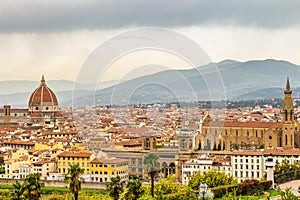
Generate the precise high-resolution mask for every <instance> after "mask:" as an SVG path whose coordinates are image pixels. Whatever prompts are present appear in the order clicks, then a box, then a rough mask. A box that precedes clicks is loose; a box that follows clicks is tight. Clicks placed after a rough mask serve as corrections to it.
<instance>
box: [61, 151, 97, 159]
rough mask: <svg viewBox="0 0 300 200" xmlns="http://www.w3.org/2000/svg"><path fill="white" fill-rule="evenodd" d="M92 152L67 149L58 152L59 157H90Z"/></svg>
mask: <svg viewBox="0 0 300 200" xmlns="http://www.w3.org/2000/svg"><path fill="white" fill-rule="evenodd" d="M91 155H92V154H91V153H85V152H69V151H65V152H62V153H60V154H58V155H57V156H58V157H85V158H89V157H90V156H91Z"/></svg>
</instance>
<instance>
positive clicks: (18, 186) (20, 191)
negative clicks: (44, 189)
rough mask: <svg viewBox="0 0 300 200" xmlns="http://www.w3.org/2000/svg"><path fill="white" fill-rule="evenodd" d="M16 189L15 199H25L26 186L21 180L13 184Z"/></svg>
mask: <svg viewBox="0 0 300 200" xmlns="http://www.w3.org/2000/svg"><path fill="white" fill-rule="evenodd" d="M13 187H14V191H13V198H12V199H13V200H21V199H25V196H24V187H23V185H22V184H21V183H20V182H18V181H17V182H16V183H14V184H13Z"/></svg>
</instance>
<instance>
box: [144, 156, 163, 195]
mask: <svg viewBox="0 0 300 200" xmlns="http://www.w3.org/2000/svg"><path fill="white" fill-rule="evenodd" d="M158 160H159V156H158V155H157V154H156V153H148V154H146V155H145V157H144V168H145V170H146V171H147V172H148V174H149V175H150V178H151V196H152V197H154V176H155V174H156V173H157V172H158V171H159V170H160V165H159V162H158Z"/></svg>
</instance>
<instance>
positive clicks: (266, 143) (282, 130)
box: [195, 79, 300, 151]
mask: <svg viewBox="0 0 300 200" xmlns="http://www.w3.org/2000/svg"><path fill="white" fill-rule="evenodd" d="M195 142H196V145H195V146H196V149H197V150H204V149H206V150H227V151H229V150H234V149H247V148H248V149H251V148H259V147H261V148H268V147H272V148H277V147H282V148H284V149H291V148H298V147H299V145H300V132H299V123H298V121H297V120H295V112H294V107H293V99H292V90H291V88H290V82H289V79H287V82H286V89H285V91H284V101H283V107H282V120H281V121H278V122H257V121H248V122H238V121H213V120H212V119H211V117H210V116H209V115H207V116H206V117H205V119H204V121H203V123H202V126H201V128H200V131H199V134H198V135H197V136H196V141H195Z"/></svg>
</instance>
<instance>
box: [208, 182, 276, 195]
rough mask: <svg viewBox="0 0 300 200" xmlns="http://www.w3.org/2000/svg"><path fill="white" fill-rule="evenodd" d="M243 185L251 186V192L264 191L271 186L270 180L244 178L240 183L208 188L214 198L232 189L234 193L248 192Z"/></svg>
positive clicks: (244, 193)
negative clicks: (256, 180)
mask: <svg viewBox="0 0 300 200" xmlns="http://www.w3.org/2000/svg"><path fill="white" fill-rule="evenodd" d="M252 182H253V183H252ZM247 184H248V185H247ZM245 186H246V187H248V189H249V188H252V191H251V192H252V193H255V192H258V191H266V190H269V189H270V188H271V186H272V181H260V182H255V181H249V180H246V181H244V182H243V183H240V184H236V185H225V186H219V187H214V188H211V189H210V190H211V191H212V192H213V193H214V195H215V198H220V197H222V196H224V195H225V194H226V193H233V192H234V191H235V192H236V195H246V194H247V192H249V190H245V189H244V188H245ZM248 194H249V193H248Z"/></svg>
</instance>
